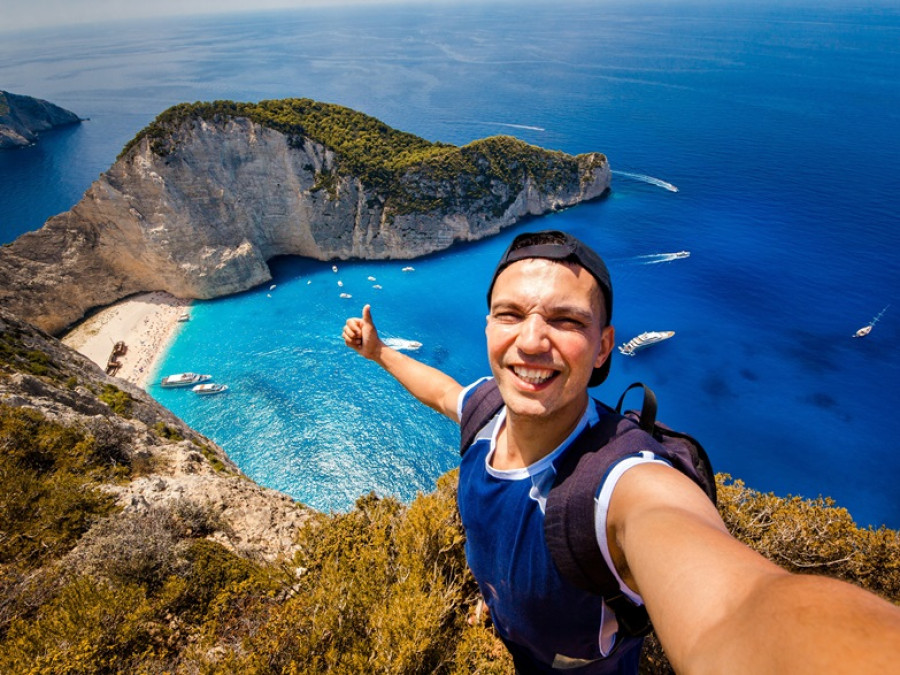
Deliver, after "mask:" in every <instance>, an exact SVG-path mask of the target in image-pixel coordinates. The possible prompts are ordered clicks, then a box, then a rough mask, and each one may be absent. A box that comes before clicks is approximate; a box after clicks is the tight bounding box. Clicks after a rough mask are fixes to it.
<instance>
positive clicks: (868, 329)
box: [853, 305, 890, 338]
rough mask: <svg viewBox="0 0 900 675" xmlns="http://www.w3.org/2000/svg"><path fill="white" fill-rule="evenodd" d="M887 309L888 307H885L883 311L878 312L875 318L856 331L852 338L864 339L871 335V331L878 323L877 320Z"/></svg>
mask: <svg viewBox="0 0 900 675" xmlns="http://www.w3.org/2000/svg"><path fill="white" fill-rule="evenodd" d="M888 307H890V305H885V306H884V309H882V310H881V311H880V312H878V314H877V315H876V316H875V318H874V319H872V320H871V321H870V322H869V323H867V324H866V325H865V326H863V327H862V328H860V329H859V330H858V331H856V332H855V333H854V334H853V337H857V338H861V337H865V336H866V335H868V334H869V333H871V332H872V329H873V328H874V327H875V324H876V323H878V320H879V319H880V318H881V317H882V315H883V314H884V313H885V312H886V311H887V308H888Z"/></svg>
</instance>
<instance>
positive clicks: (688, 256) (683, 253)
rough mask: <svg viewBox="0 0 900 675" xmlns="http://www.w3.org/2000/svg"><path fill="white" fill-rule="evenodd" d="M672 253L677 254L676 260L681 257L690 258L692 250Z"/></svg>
mask: <svg viewBox="0 0 900 675" xmlns="http://www.w3.org/2000/svg"><path fill="white" fill-rule="evenodd" d="M672 255H673V256H675V259H676V260H678V259H680V258H690V257H691V252H690V251H678V252H677V253H673V254H672Z"/></svg>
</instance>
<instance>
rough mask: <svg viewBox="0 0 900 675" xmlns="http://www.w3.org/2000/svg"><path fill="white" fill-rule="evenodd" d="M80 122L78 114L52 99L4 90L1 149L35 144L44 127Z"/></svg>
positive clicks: (0, 103)
mask: <svg viewBox="0 0 900 675" xmlns="http://www.w3.org/2000/svg"><path fill="white" fill-rule="evenodd" d="M79 122H81V119H80V118H79V117H78V115H76V114H75V113H73V112H70V111H69V110H66V109H65V108H60V107H59V106H58V105H54V104H53V103H50V102H49V101H44V100H42V99H39V98H32V97H31V96H22V95H20V94H11V93H9V92H8V91H0V150H5V149H7V148H19V147H22V146H26V145H31V144H32V143H34V142H36V141H37V136H38V134H39V133H40V132H41V131H47V130H48V129H53V128H54V127H62V126H68V125H70V124H78V123H79Z"/></svg>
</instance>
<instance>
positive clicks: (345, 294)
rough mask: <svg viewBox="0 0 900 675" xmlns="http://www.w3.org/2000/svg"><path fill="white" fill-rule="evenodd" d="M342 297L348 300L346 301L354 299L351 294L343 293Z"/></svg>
mask: <svg viewBox="0 0 900 675" xmlns="http://www.w3.org/2000/svg"><path fill="white" fill-rule="evenodd" d="M341 297H342V298H344V299H345V300H346V299H348V298H352V297H353V296H352V295H350V294H349V293H341Z"/></svg>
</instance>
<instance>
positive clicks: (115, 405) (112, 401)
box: [97, 384, 134, 417]
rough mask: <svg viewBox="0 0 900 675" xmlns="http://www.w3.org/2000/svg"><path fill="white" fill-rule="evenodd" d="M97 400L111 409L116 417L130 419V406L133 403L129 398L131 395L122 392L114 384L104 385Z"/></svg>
mask: <svg viewBox="0 0 900 675" xmlns="http://www.w3.org/2000/svg"><path fill="white" fill-rule="evenodd" d="M97 398H99V399H100V400H101V401H103V402H104V403H105V404H106V405H108V406H109V407H110V408H112V411H113V412H114V413H116V414H117V415H121V416H122V417H131V406H132V404H133V403H134V399H133V398H131V394H129V393H128V392H125V391H122V390H121V389H119V388H118V387H117V386H115V385H114V384H104V385H103V389H102V390H101V392H100V394H99V396H98V397H97Z"/></svg>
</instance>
